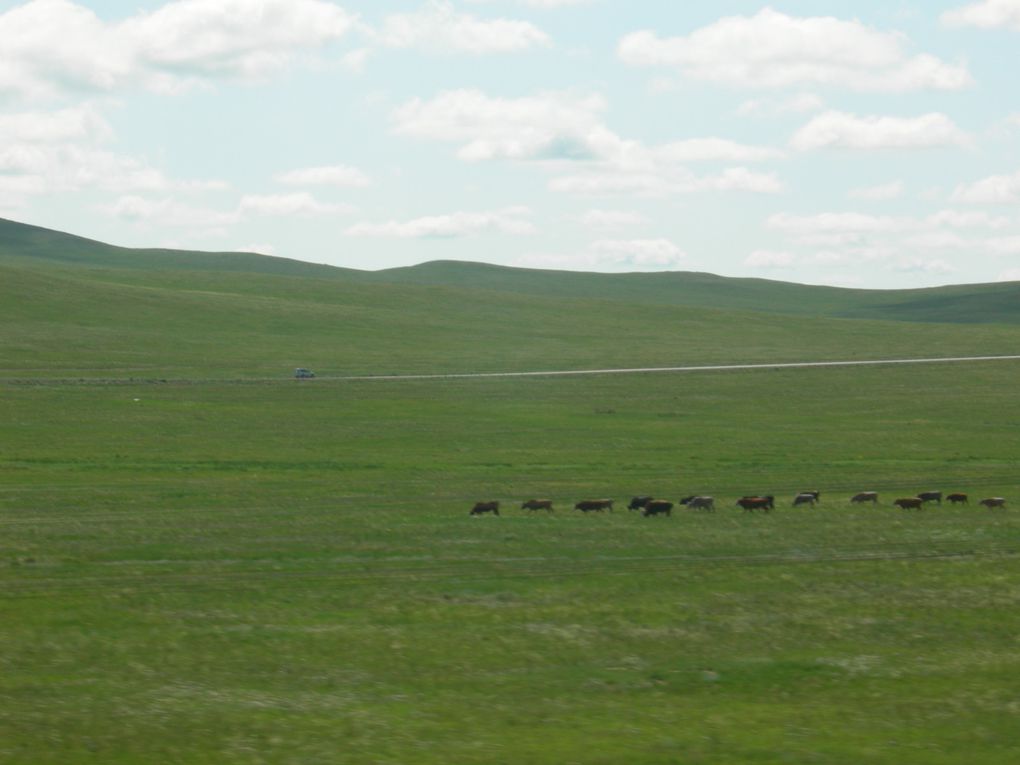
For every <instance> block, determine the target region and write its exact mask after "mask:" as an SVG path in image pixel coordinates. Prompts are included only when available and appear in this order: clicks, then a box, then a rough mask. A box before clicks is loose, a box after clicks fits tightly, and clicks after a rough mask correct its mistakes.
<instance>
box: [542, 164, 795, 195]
mask: <svg viewBox="0 0 1020 765" xmlns="http://www.w3.org/2000/svg"><path fill="white" fill-rule="evenodd" d="M549 188H550V190H552V191H559V192H564V193H569V194H638V195H641V196H651V197H656V196H666V195H669V194H694V193H698V192H708V191H746V192H751V193H757V194H777V193H779V192H781V191H783V189H784V185H783V183H782V181H780V180H779V178H777V177H776V176H775V174H773V173H756V172H753V171H751V170H748V169H747V168H743V167H735V168H729V169H727V170H724V171H723V172H722V173H719V174H716V175H707V176H697V175H695V174H694V173H691V172H690V171H689V170H687V169H686V168H669V167H659V168H649V169H647V170H632V169H629V168H626V167H611V166H610V167H606V168H602V169H596V170H594V171H592V172H587V173H577V174H574V175H565V176H559V177H556V178H553V179H552V180H551V181H549Z"/></svg>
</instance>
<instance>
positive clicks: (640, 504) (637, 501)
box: [627, 497, 654, 510]
mask: <svg viewBox="0 0 1020 765" xmlns="http://www.w3.org/2000/svg"><path fill="white" fill-rule="evenodd" d="M653 499H654V497H633V498H632V499H631V500H630V504H629V505H627V509H628V510H641V509H643V508H644V507H645V505H647V504H648V503H649V502H651V501H652V500H653Z"/></svg>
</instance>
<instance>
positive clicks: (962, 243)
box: [903, 231, 974, 250]
mask: <svg viewBox="0 0 1020 765" xmlns="http://www.w3.org/2000/svg"><path fill="white" fill-rule="evenodd" d="M903 243H904V244H905V245H907V246H908V247H914V248H920V249H923V250H960V249H966V248H968V247H973V246H974V242H972V241H971V240H969V239H965V238H964V237H962V236H960V235H959V234H957V233H955V232H953V231H926V232H924V233H920V234H914V235H913V236H908V237H907V238H906V239H904V240H903Z"/></svg>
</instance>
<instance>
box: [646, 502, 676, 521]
mask: <svg viewBox="0 0 1020 765" xmlns="http://www.w3.org/2000/svg"><path fill="white" fill-rule="evenodd" d="M660 513H661V514H662V515H672V514H673V503H672V502H667V501H666V500H664V499H653V500H651V501H649V502H646V503H645V509H644V510H643V511H642V512H641V514H642V515H643V516H645V518H647V517H648V516H650V515H659V514H660Z"/></svg>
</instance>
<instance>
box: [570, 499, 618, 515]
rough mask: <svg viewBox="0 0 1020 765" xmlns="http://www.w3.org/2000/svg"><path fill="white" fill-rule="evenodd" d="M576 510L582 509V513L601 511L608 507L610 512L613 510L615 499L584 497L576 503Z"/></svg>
mask: <svg viewBox="0 0 1020 765" xmlns="http://www.w3.org/2000/svg"><path fill="white" fill-rule="evenodd" d="M574 509H575V510H580V511H581V512H582V513H589V512H591V511H592V510H595V511H596V512H599V513H601V512H602V511H603V510H606V509H608V510H609V512H613V500H611V499H582V500H581V501H580V502H578V503H577V504H576V505H574Z"/></svg>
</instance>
